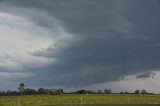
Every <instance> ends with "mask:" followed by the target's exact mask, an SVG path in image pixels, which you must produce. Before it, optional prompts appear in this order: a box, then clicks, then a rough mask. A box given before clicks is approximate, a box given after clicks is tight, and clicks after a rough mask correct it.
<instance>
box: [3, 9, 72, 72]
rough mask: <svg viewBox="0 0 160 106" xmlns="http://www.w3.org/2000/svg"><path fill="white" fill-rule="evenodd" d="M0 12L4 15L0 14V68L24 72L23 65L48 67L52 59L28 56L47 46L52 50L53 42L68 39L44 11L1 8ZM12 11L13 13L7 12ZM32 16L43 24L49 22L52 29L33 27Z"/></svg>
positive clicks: (34, 24)
mask: <svg viewBox="0 0 160 106" xmlns="http://www.w3.org/2000/svg"><path fill="white" fill-rule="evenodd" d="M4 10H7V12H6V11H5V12H4V11H0V33H1V34H0V49H1V53H0V67H18V68H20V67H22V68H20V69H24V66H25V67H26V65H27V67H39V66H40V67H41V66H45V65H48V64H50V63H52V62H54V61H55V59H54V58H51V59H49V58H45V57H38V56H33V55H32V54H31V53H33V52H35V51H38V50H43V49H46V48H48V47H49V46H51V45H53V47H55V49H56V45H57V42H60V41H61V40H65V39H68V38H69V39H70V38H71V35H70V34H69V33H67V32H66V31H65V30H64V28H63V27H62V26H61V25H60V23H59V22H58V21H57V20H56V19H54V18H53V17H50V16H48V14H47V13H45V12H41V11H38V10H35V9H25V8H12V9H10V8H9V7H8V8H7V7H5V8H4ZM13 10H16V12H17V13H15V14H13V13H11V11H12V12H13ZM19 10H21V11H19ZM24 12H25V13H24ZM19 14H21V15H19ZM33 17H38V19H41V21H42V22H43V23H45V22H48V23H51V26H52V27H46V26H43V25H42V26H41V25H37V23H36V21H35V22H34V21H32V18H33ZM54 45H55V46H54Z"/></svg>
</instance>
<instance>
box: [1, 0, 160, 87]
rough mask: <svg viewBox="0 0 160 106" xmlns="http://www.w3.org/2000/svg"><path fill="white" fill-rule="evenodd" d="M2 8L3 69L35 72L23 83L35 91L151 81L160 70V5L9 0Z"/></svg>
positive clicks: (143, 1) (95, 0)
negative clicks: (36, 88)
mask: <svg viewBox="0 0 160 106" xmlns="http://www.w3.org/2000/svg"><path fill="white" fill-rule="evenodd" d="M0 8H1V11H0V33H1V35H0V42H1V46H0V49H1V51H2V52H1V53H0V69H1V70H2V72H6V71H7V72H13V73H14V74H15V73H19V72H23V73H32V75H34V77H31V76H28V77H29V79H27V78H22V79H20V80H21V81H24V82H26V83H28V84H29V85H30V86H33V85H34V86H57V85H58V86H91V85H95V84H101V83H112V82H115V81H121V80H123V79H125V77H126V76H132V75H137V76H136V77H135V79H136V78H138V79H139V78H142V77H143V78H144V79H146V78H148V77H149V78H150V77H153V75H152V71H158V70H159V68H160V66H159V63H160V56H159V54H160V50H159V47H160V43H159V42H160V41H159V34H160V31H159V27H160V23H159V19H160V15H159V12H160V5H159V3H158V0H152V1H150V0H130V1H128V0H121V1H117V0H107V1H106V0H101V1H98V0H81V1H75V0H69V1H66V0H62V1H58V0H54V1H52V0H45V1H43V0H39V1H38V0H34V1H31V0H28V1H23V2H22V1H20V0H12V1H9V0H6V1H1V5H0ZM26 75H27V74H26ZM44 76H45V77H44ZM143 78H142V79H143ZM153 79H154V77H153ZM17 81H18V78H17ZM137 83H138V82H137Z"/></svg>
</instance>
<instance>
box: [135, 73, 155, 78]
mask: <svg viewBox="0 0 160 106" xmlns="http://www.w3.org/2000/svg"><path fill="white" fill-rule="evenodd" d="M155 75H156V74H155V73H153V72H146V73H142V74H140V75H137V76H136V78H137V79H146V78H154V76H155Z"/></svg>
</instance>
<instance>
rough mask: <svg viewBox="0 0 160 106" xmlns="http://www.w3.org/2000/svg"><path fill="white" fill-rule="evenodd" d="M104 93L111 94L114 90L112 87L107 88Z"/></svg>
mask: <svg viewBox="0 0 160 106" xmlns="http://www.w3.org/2000/svg"><path fill="white" fill-rule="evenodd" d="M104 93H105V94H111V93H112V90H110V89H105V90H104Z"/></svg>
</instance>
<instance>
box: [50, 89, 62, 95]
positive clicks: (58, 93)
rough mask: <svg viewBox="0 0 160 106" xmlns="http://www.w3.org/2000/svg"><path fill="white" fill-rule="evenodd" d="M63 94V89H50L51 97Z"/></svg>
mask: <svg viewBox="0 0 160 106" xmlns="http://www.w3.org/2000/svg"><path fill="white" fill-rule="evenodd" d="M63 93H64V92H63V89H51V90H50V94H51V95H62V94H63Z"/></svg>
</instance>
